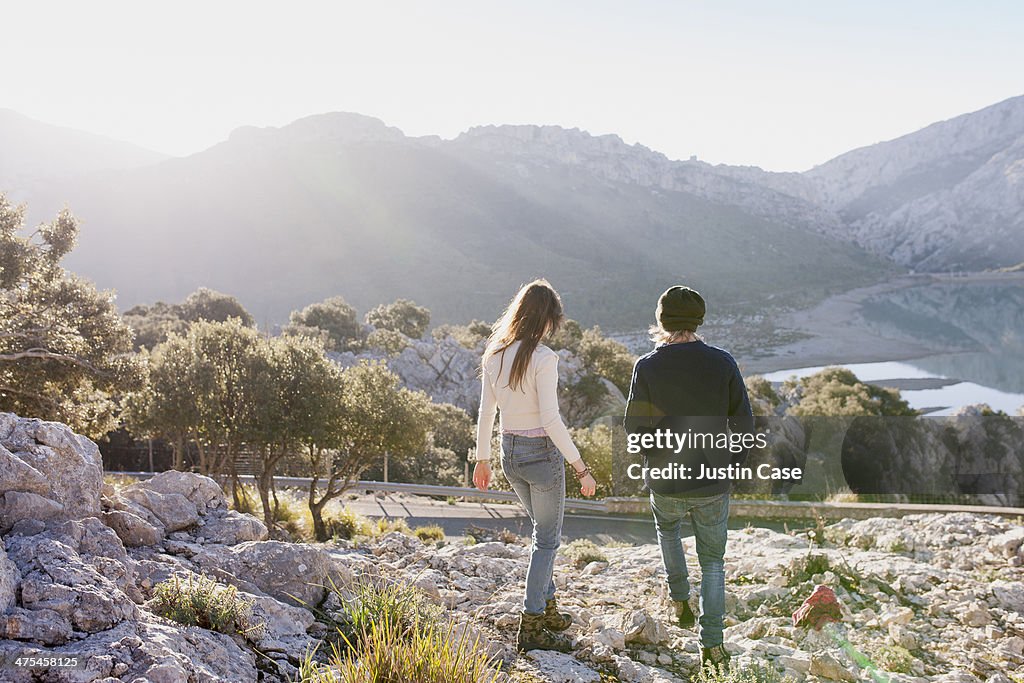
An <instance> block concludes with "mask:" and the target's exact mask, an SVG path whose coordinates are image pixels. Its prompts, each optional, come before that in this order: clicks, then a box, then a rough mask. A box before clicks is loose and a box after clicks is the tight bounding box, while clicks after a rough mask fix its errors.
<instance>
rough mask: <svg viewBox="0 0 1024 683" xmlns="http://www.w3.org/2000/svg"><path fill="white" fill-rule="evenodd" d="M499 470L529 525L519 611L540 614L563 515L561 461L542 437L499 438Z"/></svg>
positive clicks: (549, 589) (550, 593)
mask: <svg viewBox="0 0 1024 683" xmlns="http://www.w3.org/2000/svg"><path fill="white" fill-rule="evenodd" d="M501 469H502V471H504V473H505V478H506V479H508V483H509V484H511V485H512V489H513V490H514V491H515V492H516V495H518V496H519V500H520V501H522V503H523V507H524V508H526V514H528V515H529V516H530V521H531V522H533V547H532V548H531V550H530V567H529V569H527V571H526V597H525V598H524V600H523V610H524V611H525V612H528V613H530V614H541V613H542V612H543V611H544V607H545V604H546V603H547V601H548V600H549V599H551V598H553V597H555V582H554V579H553V578H552V574H553V573H554V569H555V553H556V552H557V551H558V546H559V544H560V543H561V537H562V514H563V513H564V511H565V459H564V458H563V457H562V454H561V453H559V452H558V449H557V448H555V444H554V442H553V441H551V439H550V438H548V437H546V436H538V437H530V436H518V435H515V434H505V435H503V436H502V437H501Z"/></svg>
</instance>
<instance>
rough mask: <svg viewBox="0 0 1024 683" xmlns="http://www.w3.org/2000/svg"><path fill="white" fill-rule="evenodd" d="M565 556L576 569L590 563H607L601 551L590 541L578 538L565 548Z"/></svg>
mask: <svg viewBox="0 0 1024 683" xmlns="http://www.w3.org/2000/svg"><path fill="white" fill-rule="evenodd" d="M565 555H566V557H568V558H569V559H570V560H572V563H573V565H574V566H575V567H576V568H577V569H583V568H584V567H586V566H587V565H588V564H590V563H591V562H607V561H608V558H607V557H606V556H605V554H604V553H603V552H601V549H600V548H598V547H597V545H596V544H595V543H594V542H593V541H590V540H587V539H585V538H578V539H576V540H575V541H573V542H571V543H570V544H569V545H567V546H566V548H565Z"/></svg>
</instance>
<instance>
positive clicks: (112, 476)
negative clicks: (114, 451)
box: [103, 472, 138, 490]
mask: <svg viewBox="0 0 1024 683" xmlns="http://www.w3.org/2000/svg"><path fill="white" fill-rule="evenodd" d="M137 481H138V479H135V478H134V477H128V476H125V475H123V474H118V473H117V472H107V473H106V474H104V475H103V483H104V484H109V485H110V486H113V487H114V488H115V489H118V490H120V489H123V488H124V487H126V486H131V485H132V484H134V483H135V482H137Z"/></svg>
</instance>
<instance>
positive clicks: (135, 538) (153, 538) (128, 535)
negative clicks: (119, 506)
mask: <svg viewBox="0 0 1024 683" xmlns="http://www.w3.org/2000/svg"><path fill="white" fill-rule="evenodd" d="M103 523H104V524H106V525H107V526H109V527H110V528H111V529H113V530H114V533H116V534H117V537H118V538H120V539H121V542H122V543H124V544H125V545H126V546H128V547H132V548H138V547H143V546H149V545H156V544H157V543H159V542H160V541H162V540H163V539H164V527H163V525H162V524H161V525H158V524H150V523H149V522H148V521H146V520H145V519H143V518H142V517H140V516H139V515H137V514H135V513H133V512H129V511H127V510H111V511H110V512H104V513H103Z"/></svg>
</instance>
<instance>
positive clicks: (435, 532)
mask: <svg viewBox="0 0 1024 683" xmlns="http://www.w3.org/2000/svg"><path fill="white" fill-rule="evenodd" d="M412 533H413V535H414V536H416V538H418V539H420V540H421V541H423V542H424V543H438V542H440V541H443V540H444V529H442V528H441V527H440V526H438V525H437V524H429V525H427V526H419V527H416V528H415V529H413V530H412Z"/></svg>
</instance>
